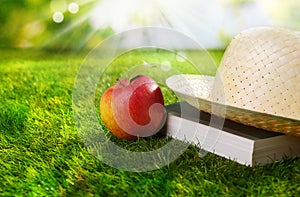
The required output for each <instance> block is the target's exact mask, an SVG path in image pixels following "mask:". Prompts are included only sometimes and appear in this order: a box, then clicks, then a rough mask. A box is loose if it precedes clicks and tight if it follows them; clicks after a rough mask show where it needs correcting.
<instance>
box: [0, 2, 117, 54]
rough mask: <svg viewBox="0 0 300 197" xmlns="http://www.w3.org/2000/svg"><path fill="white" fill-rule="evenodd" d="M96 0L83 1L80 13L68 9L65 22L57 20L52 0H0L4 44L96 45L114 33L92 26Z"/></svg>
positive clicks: (66, 46)
mask: <svg viewBox="0 0 300 197" xmlns="http://www.w3.org/2000/svg"><path fill="white" fill-rule="evenodd" d="M65 2H66V3H71V2H74V0H72V1H65ZM75 2H76V1H75ZM95 2H97V1H89V2H88V3H85V4H83V5H82V6H80V9H79V12H78V13H76V14H72V13H69V12H68V11H65V12H64V13H63V14H64V20H63V22H62V23H55V22H54V21H53V19H52V15H53V13H54V11H53V10H51V8H50V7H51V6H50V3H51V1H49V0H0V31H1V33H0V47H22V48H27V47H43V48H60V49H61V48H72V49H74V48H84V47H94V46H95V45H96V44H98V43H99V42H100V41H101V40H103V39H104V38H105V37H107V36H109V35H111V34H112V33H113V31H112V29H111V28H106V29H103V30H95V29H93V28H92V27H91V25H90V23H89V20H88V18H87V16H88V11H89V10H90V9H91V8H92V7H93V5H94V3H95Z"/></svg>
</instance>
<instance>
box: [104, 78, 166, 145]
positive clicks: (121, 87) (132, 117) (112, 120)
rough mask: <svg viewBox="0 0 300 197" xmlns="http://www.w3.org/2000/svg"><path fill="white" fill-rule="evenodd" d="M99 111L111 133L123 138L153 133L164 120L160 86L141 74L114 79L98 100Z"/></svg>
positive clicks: (130, 138)
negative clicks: (116, 80)
mask: <svg viewBox="0 0 300 197" xmlns="http://www.w3.org/2000/svg"><path fill="white" fill-rule="evenodd" d="M100 113H101V118H102V120H103V122H104V124H105V126H106V127H107V128H108V129H109V130H110V131H111V132H112V134H113V135H115V136H117V137H118V138H121V139H127V140H132V139H135V138H136V137H137V136H139V137H149V136H151V135H153V134H155V133H157V132H158V131H159V130H160V129H161V128H162V126H163V125H164V123H165V120H166V111H165V108H164V99H163V95H162V92H161V89H160V87H159V86H158V84H157V83H156V82H155V81H154V80H153V79H152V78H150V77H148V76H145V75H138V76H136V77H134V78H132V79H131V80H129V79H128V78H126V79H123V80H118V82H117V83H116V84H115V85H113V86H111V87H110V88H108V89H107V90H106V91H105V92H104V94H103V95H102V97H101V100H100Z"/></svg>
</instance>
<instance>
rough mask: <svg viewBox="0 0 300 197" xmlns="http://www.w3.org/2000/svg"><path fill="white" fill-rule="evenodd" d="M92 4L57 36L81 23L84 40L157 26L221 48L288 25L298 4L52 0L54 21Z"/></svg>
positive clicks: (256, 0) (275, 1) (215, 0)
mask: <svg viewBox="0 0 300 197" xmlns="http://www.w3.org/2000/svg"><path fill="white" fill-rule="evenodd" d="M91 1H92V2H95V6H94V7H93V8H92V9H90V10H89V11H88V12H86V13H83V14H81V15H79V16H78V17H77V18H74V20H73V22H72V23H71V25H69V26H68V27H66V28H65V30H64V31H63V32H61V34H64V33H67V32H68V31H71V30H72V28H73V27H78V26H80V24H81V23H82V22H83V21H85V20H88V21H89V23H90V24H91V26H92V27H93V28H94V32H90V34H89V35H87V38H86V40H85V41H87V39H88V38H89V37H90V36H92V34H93V33H95V32H96V31H97V30H99V29H104V28H107V27H111V28H112V29H113V30H114V32H116V33H118V32H122V31H125V30H129V29H132V28H136V27H142V26H161V27H169V28H173V29H175V30H177V31H180V32H183V33H185V34H186V35H188V36H190V37H192V38H194V39H195V40H196V41H198V42H200V43H201V44H202V45H203V46H204V47H208V48H214V47H222V46H224V37H225V39H226V36H227V37H229V38H231V37H232V36H234V35H236V34H237V33H238V32H240V31H242V30H244V29H246V28H249V27H253V26H261V25H279V26H291V24H292V23H291V19H290V16H289V14H290V13H289V10H290V9H291V7H292V6H294V5H297V4H299V3H297V2H298V0H290V1H288V2H289V3H287V1H282V0H254V1H251V2H248V3H247V2H246V3H244V4H242V5H240V6H238V5H236V4H234V3H233V2H234V1H233V0H209V1H207V0H100V1H95V0H77V1H76V2H75V1H74V2H71V3H70V2H69V1H68V2H67V1H66V0H52V1H51V3H50V8H51V10H52V12H53V16H52V18H53V21H54V22H56V23H63V20H64V13H65V12H69V13H71V14H74V15H76V14H77V13H78V11H79V10H80V6H81V5H84V4H85V3H87V2H91ZM235 2H236V1H235ZM237 6H238V7H237ZM222 36H223V40H222ZM225 44H226V43H225Z"/></svg>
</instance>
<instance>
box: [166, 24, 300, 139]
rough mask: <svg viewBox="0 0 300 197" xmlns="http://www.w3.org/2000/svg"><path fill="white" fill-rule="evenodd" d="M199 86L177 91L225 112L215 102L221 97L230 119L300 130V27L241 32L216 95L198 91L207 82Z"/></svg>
mask: <svg viewBox="0 0 300 197" xmlns="http://www.w3.org/2000/svg"><path fill="white" fill-rule="evenodd" d="M189 77H190V76H185V77H180V78H181V79H183V81H185V82H188V81H189V80H190V79H188V78H189ZM199 80H200V81H201V80H203V76H201V77H200V78H199ZM209 80H210V79H209ZM183 81H182V82H181V84H183V83H184V82H183ZM173 82H174V81H173ZM188 83H189V84H186V85H191V86H193V85H192V84H195V82H192V83H191V82H188ZM201 83H203V82H201ZM171 86H172V85H171ZM173 88H174V86H173ZM176 88H179V87H175V88H174V89H173V90H174V91H175V92H176ZM196 89H198V90H193V91H194V92H193V91H190V90H189V91H187V92H186V91H185V90H183V91H182V90H180V91H178V92H177V93H179V94H181V95H182V96H183V97H184V99H185V100H186V101H187V102H189V103H190V104H192V105H193V106H195V107H198V108H199V109H200V110H203V111H206V112H209V113H216V114H217V115H222V113H223V112H221V114H218V112H217V111H218V110H214V112H211V109H212V107H211V102H216V103H221V104H224V105H226V106H227V107H226V118H228V119H231V120H234V121H236V122H239V123H243V124H246V125H250V126H255V127H258V128H262V129H265V130H269V131H275V132H280V133H285V134H293V135H298V136H300V33H299V32H296V31H292V30H288V29H282V28H271V27H259V28H252V29H249V30H246V31H244V32H241V33H240V34H238V35H237V36H236V37H235V38H234V39H233V40H232V41H231V43H230V45H229V46H228V47H227V49H226V51H225V53H224V56H223V58H222V61H221V64H220V66H219V69H218V72H217V77H216V78H215V79H214V83H213V85H212V87H211V93H210V95H209V96H205V95H197V93H195V92H199V91H202V89H203V88H202V87H201V88H200V87H197V88H196ZM206 89H207V87H205V90H204V91H205V92H207V90H206ZM177 90H178V89H177ZM191 94H193V96H191ZM194 98H198V101H197V102H198V103H197V102H195V99H194ZM221 108H222V105H220V109H221ZM221 111H222V110H221Z"/></svg>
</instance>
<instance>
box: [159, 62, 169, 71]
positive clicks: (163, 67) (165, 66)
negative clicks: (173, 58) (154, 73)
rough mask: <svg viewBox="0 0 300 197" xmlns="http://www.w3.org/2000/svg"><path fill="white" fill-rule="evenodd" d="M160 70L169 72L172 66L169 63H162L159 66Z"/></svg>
mask: <svg viewBox="0 0 300 197" xmlns="http://www.w3.org/2000/svg"><path fill="white" fill-rule="evenodd" d="M160 68H161V69H162V70H163V71H170V70H171V68H172V64H171V63H170V62H169V61H163V62H162V63H161V65H160Z"/></svg>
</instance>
